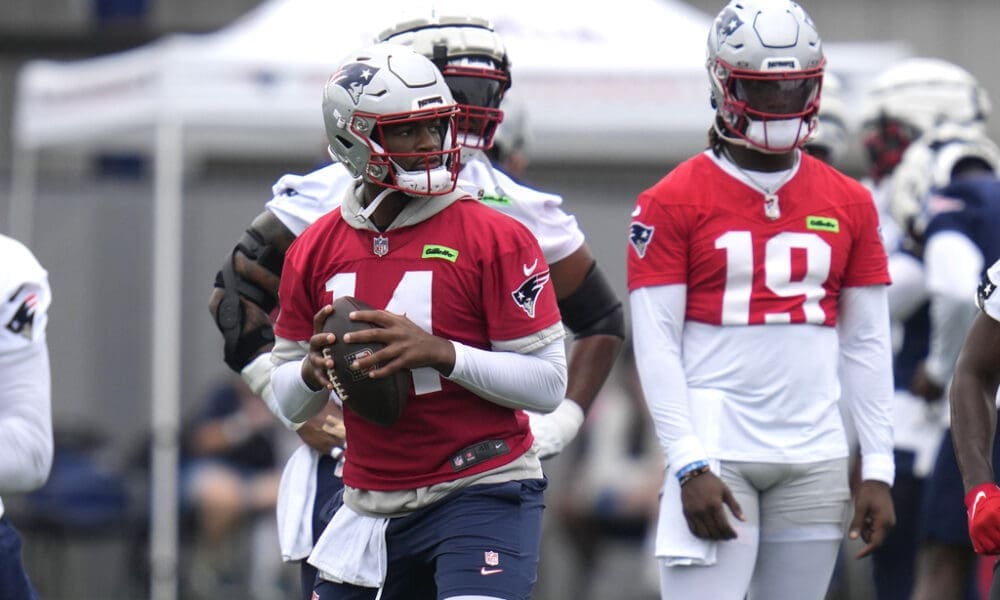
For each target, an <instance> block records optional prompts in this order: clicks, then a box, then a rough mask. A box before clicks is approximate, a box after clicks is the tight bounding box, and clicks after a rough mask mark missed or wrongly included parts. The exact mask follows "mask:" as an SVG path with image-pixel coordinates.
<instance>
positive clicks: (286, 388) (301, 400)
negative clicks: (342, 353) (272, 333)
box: [271, 337, 330, 423]
mask: <svg viewBox="0 0 1000 600" xmlns="http://www.w3.org/2000/svg"><path fill="white" fill-rule="evenodd" d="M305 356H306V351H305V349H304V348H303V346H302V345H301V344H299V343H298V342H293V341H291V340H286V339H282V338H280V337H276V338H275V342H274V350H273V351H272V352H271V362H272V363H273V365H274V367H273V368H272V369H271V389H272V390H273V392H274V402H275V404H277V406H278V409H279V410H280V411H281V414H282V415H284V417H285V418H286V419H288V420H289V421H291V422H292V423H304V422H306V421H308V420H309V419H310V418H312V417H313V416H314V415H316V413H318V412H319V411H320V410H322V409H323V406H324V405H326V403H327V401H328V400H329V399H330V392H329V391H328V390H319V391H315V390H311V389H309V386H307V385H306V382H305V381H304V380H303V379H302V360H303V359H304V358H305Z"/></svg>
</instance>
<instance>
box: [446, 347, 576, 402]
mask: <svg viewBox="0 0 1000 600" xmlns="http://www.w3.org/2000/svg"><path fill="white" fill-rule="evenodd" d="M453 343H454V346H455V368H454V369H452V371H451V374H450V375H449V376H448V379H450V380H452V381H454V382H455V383H457V384H459V385H461V386H462V387H464V388H466V389H468V390H470V391H472V392H474V393H476V394H477V395H479V396H482V397H483V398H486V399H487V400H489V401H491V402H495V403H496V404H499V405H501V406H506V407H508V408H515V409H527V410H534V411H539V412H546V413H547V412H551V411H552V410H555V408H556V407H557V406H558V405H559V403H560V402H562V400H563V398H564V397H565V395H566V351H565V347H564V345H563V341H562V339H557V340H554V341H551V342H549V343H548V344H545V345H544V346H542V347H541V348H539V349H537V350H535V351H533V352H531V353H528V354H520V353H517V352H502V351H489V350H480V349H478V348H472V347H469V346H465V345H463V344H459V343H457V342H453Z"/></svg>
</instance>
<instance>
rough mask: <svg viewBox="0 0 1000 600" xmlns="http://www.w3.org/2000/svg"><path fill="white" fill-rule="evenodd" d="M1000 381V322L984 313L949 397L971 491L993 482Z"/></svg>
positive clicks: (970, 337)
mask: <svg viewBox="0 0 1000 600" xmlns="http://www.w3.org/2000/svg"><path fill="white" fill-rule="evenodd" d="M998 383H1000V323H998V322H997V321H994V320H993V319H991V318H990V317H988V316H987V315H985V314H983V313H980V314H979V316H977V317H976V319H975V321H974V322H973V324H972V327H970V328H969V335H968V337H967V338H966V341H965V346H964V347H963V349H962V352H961V354H960V355H959V357H958V362H957V363H956V365H955V374H954V377H953V379H952V383H951V390H950V393H949V400H950V403H951V427H952V441H953V444H954V446H955V458H956V459H957V461H958V467H959V470H960V471H961V473H962V482H963V483H964V484H965V490H966V491H968V490H970V489H972V488H974V487H975V486H977V485H979V484H981V483H986V482H992V481H993V480H994V477H995V476H994V474H993V440H994V434H995V432H996V415H997V412H996V404H995V400H994V399H995V397H996V393H997V386H998Z"/></svg>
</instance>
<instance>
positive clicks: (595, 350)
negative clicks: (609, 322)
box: [566, 335, 623, 411]
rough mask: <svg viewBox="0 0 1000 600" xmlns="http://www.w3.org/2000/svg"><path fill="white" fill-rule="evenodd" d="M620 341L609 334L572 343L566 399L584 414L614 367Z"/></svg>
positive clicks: (619, 348)
mask: <svg viewBox="0 0 1000 600" xmlns="http://www.w3.org/2000/svg"><path fill="white" fill-rule="evenodd" d="M622 343H623V340H622V339H621V338H619V337H616V336H612V335H592V336H588V337H585V338H580V339H577V340H575V341H574V342H573V343H572V345H571V346H570V351H569V367H568V376H569V380H568V382H567V385H566V397H567V398H569V399H571V400H573V401H574V402H576V403H577V404H579V405H580V408H581V409H583V410H584V411H586V410H587V409H588V408H589V407H590V405H591V403H592V402H593V401H594V398H595V397H596V396H597V393H598V392H599V391H600V390H601V387H602V386H603V385H604V382H605V381H606V380H607V378H608V375H609V374H610V373H611V369H612V368H613V367H614V364H615V360H616V359H617V358H618V353H619V352H620V351H621V348H622Z"/></svg>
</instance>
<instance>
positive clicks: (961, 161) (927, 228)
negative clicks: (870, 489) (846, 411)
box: [889, 125, 1000, 599]
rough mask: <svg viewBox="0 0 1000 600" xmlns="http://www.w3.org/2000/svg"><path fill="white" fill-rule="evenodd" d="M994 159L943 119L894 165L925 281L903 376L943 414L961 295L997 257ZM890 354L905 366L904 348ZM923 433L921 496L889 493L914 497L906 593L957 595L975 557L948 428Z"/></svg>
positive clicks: (964, 302)
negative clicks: (910, 587)
mask: <svg viewBox="0 0 1000 600" xmlns="http://www.w3.org/2000/svg"><path fill="white" fill-rule="evenodd" d="M998 168H1000V149H998V148H997V146H996V145H995V144H994V143H993V142H992V141H990V140H989V139H988V138H986V136H985V134H984V133H983V131H982V130H981V129H980V128H977V127H968V126H957V125H943V126H940V127H938V128H937V129H935V130H934V131H931V132H929V133H925V134H924V135H923V136H921V137H920V138H919V139H918V140H917V141H916V142H914V143H913V144H912V145H911V146H910V147H909V148H908V149H907V151H906V153H905V154H904V157H903V160H902V162H900V164H899V166H898V167H897V169H896V172H895V173H894V175H893V186H892V191H893V194H892V202H891V206H892V212H893V214H894V216H895V217H896V219H897V222H898V223H899V224H900V226H901V228H902V229H903V230H904V231H906V232H907V233H906V238H905V239H906V240H907V247H908V248H909V249H911V251H912V252H913V255H914V256H915V257H917V258H919V259H920V261H921V267H922V269H923V274H924V283H925V286H926V290H927V302H926V303H925V305H924V306H923V307H922V309H923V311H924V318H925V319H926V320H925V332H924V335H923V337H922V340H923V343H924V344H925V346H924V350H925V353H923V354H922V355H920V356H916V357H910V358H916V359H917V361H911V363H910V366H911V370H910V374H911V378H910V380H909V381H908V385H909V389H910V392H911V393H912V394H913V396H914V397H915V399H916V401H917V402H920V403H921V404H923V406H924V407H925V408H924V410H925V411H929V410H934V411H937V412H939V413H940V412H944V413H945V415H947V411H948V406H947V403H946V402H945V393H944V392H945V389H946V387H947V383H948V381H949V380H950V379H951V374H952V369H953V367H954V364H955V361H956V359H957V357H958V354H959V350H960V348H961V345H962V340H963V339H964V337H965V333H966V332H967V331H968V328H969V326H970V324H971V322H972V320H973V318H974V317H975V312H974V310H973V309H972V306H971V305H970V304H969V302H968V297H969V295H970V293H971V291H972V290H974V289H975V287H976V283H977V282H978V281H979V279H980V277H982V275H983V273H984V272H985V267H986V266H987V265H989V264H991V263H992V262H993V261H994V260H996V259H997V258H1000V244H998V242H997V240H996V239H995V236H993V234H992V232H993V231H995V228H996V227H1000V180H998V179H997V178H996V175H995V173H996V172H997V169H998ZM907 333H912V331H907ZM897 363H898V365H899V366H900V367H903V366H905V364H904V361H903V356H900V357H898V360H897ZM914 364H915V366H914ZM897 371H899V369H897ZM941 421H944V422H946V420H945V419H940V420H939V422H941ZM922 433H923V435H924V436H925V437H927V438H930V440H931V441H939V442H940V443H939V444H938V445H936V446H934V448H933V451H934V453H935V454H934V463H933V470H932V471H931V473H930V475H929V477H926V482H925V483H924V486H923V494H922V498H908V499H898V500H897V503H902V502H904V501H908V502H911V503H912V504H913V505H920V504H922V512H921V514H920V521H919V523H918V524H917V527H915V529H916V530H917V531H919V532H920V535H919V538H918V539H919V540H920V549H919V552H918V555H917V563H916V566H915V575H916V581H915V583H914V593H913V598H918V599H925V598H926V599H929V598H941V597H950V596H956V597H957V596H961V594H962V589H963V588H964V587H966V586H967V585H969V583H968V582H969V581H971V580H972V578H973V576H974V575H973V574H974V568H973V566H974V564H975V554H974V552H973V548H972V546H971V544H970V543H969V539H968V536H967V530H966V519H965V515H964V514H963V512H962V511H961V504H960V500H961V498H962V496H963V488H962V482H961V478H960V473H959V470H958V465H957V464H956V457H955V454H954V451H953V445H952V440H951V434H950V432H949V431H947V430H946V429H945V428H944V425H943V424H941V425H940V427H939V428H938V429H937V430H933V431H927V430H925V431H923V432H922ZM942 433H943V434H942ZM901 441H902V442H903V443H906V442H912V441H913V440H907V439H905V438H904V439H903V440H900V441H897V447H899V446H900V445H901V443H900V442H901ZM916 500H920V501H919V502H917V501H916ZM900 533H901V534H902V532H900ZM911 552H912V550H911ZM889 597H895V596H889Z"/></svg>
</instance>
